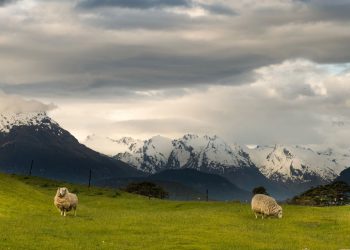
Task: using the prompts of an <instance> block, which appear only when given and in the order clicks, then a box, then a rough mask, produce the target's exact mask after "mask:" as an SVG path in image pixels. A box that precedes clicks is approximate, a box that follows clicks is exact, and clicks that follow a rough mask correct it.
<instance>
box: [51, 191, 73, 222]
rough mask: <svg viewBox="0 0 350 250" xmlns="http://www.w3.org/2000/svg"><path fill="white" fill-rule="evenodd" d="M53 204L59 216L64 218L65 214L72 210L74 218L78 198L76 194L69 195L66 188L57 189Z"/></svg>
mask: <svg viewBox="0 0 350 250" xmlns="http://www.w3.org/2000/svg"><path fill="white" fill-rule="evenodd" d="M54 204H55V206H56V207H57V208H58V210H59V211H60V212H61V216H62V215H63V216H66V213H67V212H69V211H71V210H72V209H73V210H74V216H76V215H77V206H78V197H77V196H76V194H73V193H69V191H68V189H67V188H66V187H60V188H58V189H57V192H56V196H55V198H54Z"/></svg>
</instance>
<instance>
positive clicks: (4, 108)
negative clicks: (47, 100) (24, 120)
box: [0, 90, 56, 113]
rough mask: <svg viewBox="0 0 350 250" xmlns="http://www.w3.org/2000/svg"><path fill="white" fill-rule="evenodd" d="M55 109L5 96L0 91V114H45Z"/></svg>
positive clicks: (20, 98) (35, 102) (32, 101)
mask: <svg viewBox="0 0 350 250" xmlns="http://www.w3.org/2000/svg"><path fill="white" fill-rule="evenodd" d="M55 107H56V106H55V105H53V104H44V103H41V102H39V101H35V100H27V99H24V98H22V97H20V96H15V95H7V94H5V93H4V92H2V91H1V90H0V113H7V112H9V113H30V112H47V111H50V110H52V109H54V108H55Z"/></svg>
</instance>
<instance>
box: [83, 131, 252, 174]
mask: <svg viewBox="0 0 350 250" xmlns="http://www.w3.org/2000/svg"><path fill="white" fill-rule="evenodd" d="M108 140H109V143H111V142H112V144H111V147H113V145H115V146H114V147H113V148H114V149H115V158H116V159H118V160H121V161H124V162H126V163H128V164H130V165H132V166H135V167H136V168H137V169H139V170H142V171H145V172H148V173H156V172H158V171H159V170H162V169H166V168H184V167H186V168H195V169H197V170H215V171H216V172H224V171H225V169H227V168H233V167H249V166H252V165H253V163H252V162H251V161H250V159H249V156H248V154H246V153H245V152H244V151H243V149H242V148H241V147H240V146H238V145H234V146H233V147H231V146H230V145H229V144H227V143H226V142H225V141H224V140H223V139H221V138H219V137H218V136H212V137H210V136H207V135H205V136H198V135H191V134H187V135H185V136H183V137H182V138H179V139H176V140H171V139H169V138H165V137H162V136H155V137H153V138H151V139H149V140H146V141H140V140H135V139H132V138H122V139H119V140H111V139H108ZM86 145H87V146H89V147H92V148H94V149H97V148H96V147H94V144H93V143H92V137H89V138H88V140H87V141H86ZM104 153H105V152H104Z"/></svg>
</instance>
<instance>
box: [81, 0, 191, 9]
mask: <svg viewBox="0 0 350 250" xmlns="http://www.w3.org/2000/svg"><path fill="white" fill-rule="evenodd" d="M189 5H190V1H187V0H81V1H80V2H79V3H78V7H81V8H99V7H119V8H131V9H150V8H161V7H176V6H189Z"/></svg>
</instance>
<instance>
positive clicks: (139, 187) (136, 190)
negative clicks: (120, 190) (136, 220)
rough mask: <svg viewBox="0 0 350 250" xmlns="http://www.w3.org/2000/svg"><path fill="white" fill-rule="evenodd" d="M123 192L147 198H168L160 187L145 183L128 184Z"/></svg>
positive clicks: (166, 193)
mask: <svg viewBox="0 0 350 250" xmlns="http://www.w3.org/2000/svg"><path fill="white" fill-rule="evenodd" d="M124 190H125V191H126V192H128V193H132V194H139V195H143V196H147V197H149V198H151V197H154V198H158V199H165V198H168V196H169V194H168V192H166V191H165V190H164V189H163V188H162V187H161V186H159V185H157V184H155V183H152V182H147V181H144V182H132V183H129V184H128V185H127V187H126V188H125V189H124Z"/></svg>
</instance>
